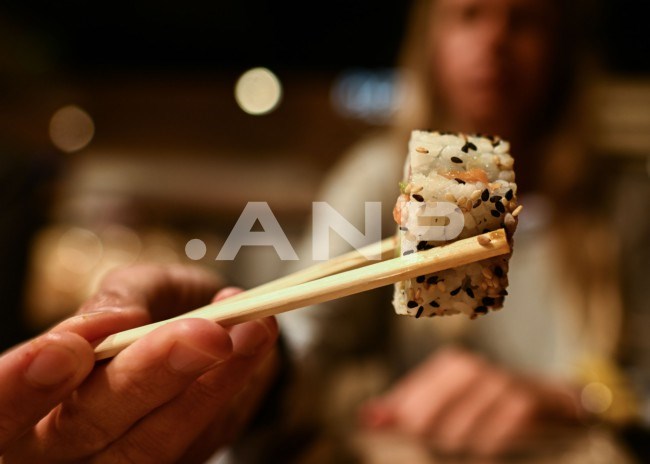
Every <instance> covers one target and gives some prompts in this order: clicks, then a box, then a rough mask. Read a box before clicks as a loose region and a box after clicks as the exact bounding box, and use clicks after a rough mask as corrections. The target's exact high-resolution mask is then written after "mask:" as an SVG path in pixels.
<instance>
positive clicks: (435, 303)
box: [429, 300, 440, 308]
mask: <svg viewBox="0 0 650 464" xmlns="http://www.w3.org/2000/svg"><path fill="white" fill-rule="evenodd" d="M429 306H433V307H434V308H439V307H440V303H438V302H437V301H436V300H431V301H429Z"/></svg>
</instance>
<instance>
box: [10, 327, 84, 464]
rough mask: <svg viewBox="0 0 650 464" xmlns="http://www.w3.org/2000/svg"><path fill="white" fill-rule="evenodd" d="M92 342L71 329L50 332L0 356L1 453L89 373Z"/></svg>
mask: <svg viewBox="0 0 650 464" xmlns="http://www.w3.org/2000/svg"><path fill="white" fill-rule="evenodd" d="M93 365H94V354H93V350H92V347H91V346H90V344H89V343H88V342H87V341H85V340H84V339H83V338H82V337H80V336H79V335H76V334H72V333H49V334H46V335H43V336H41V337H39V338H36V339H34V340H32V341H30V342H27V343H25V344H23V345H21V346H19V347H17V348H15V349H13V350H11V351H9V352H8V353H6V354H4V355H3V356H1V357H0V379H2V382H0V456H1V455H2V454H3V453H4V450H5V449H6V448H7V447H8V446H9V445H10V443H11V442H12V441H13V440H15V439H17V438H18V437H20V436H21V435H22V434H23V433H24V432H25V431H26V430H27V429H29V427H32V426H33V425H35V424H36V423H37V422H38V421H39V420H40V419H41V418H42V417H44V416H45V415H46V414H47V413H48V412H49V411H50V410H51V409H52V408H53V407H54V406H56V405H57V404H58V403H59V402H60V401H61V400H62V399H63V398H65V397H66V396H67V395H69V394H70V393H71V392H72V391H73V390H74V389H75V388H76V387H77V386H78V385H79V384H80V383H81V382H82V381H83V379H84V378H85V377H86V376H87V375H88V373H89V372H90V371H91V370H92V367H93Z"/></svg>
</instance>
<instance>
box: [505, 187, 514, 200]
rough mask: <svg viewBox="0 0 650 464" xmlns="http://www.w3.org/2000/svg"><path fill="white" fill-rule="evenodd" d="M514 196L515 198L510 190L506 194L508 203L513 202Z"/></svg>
mask: <svg viewBox="0 0 650 464" xmlns="http://www.w3.org/2000/svg"><path fill="white" fill-rule="evenodd" d="M512 196H513V193H512V189H510V190H508V191H507V192H506V200H508V201H510V200H512Z"/></svg>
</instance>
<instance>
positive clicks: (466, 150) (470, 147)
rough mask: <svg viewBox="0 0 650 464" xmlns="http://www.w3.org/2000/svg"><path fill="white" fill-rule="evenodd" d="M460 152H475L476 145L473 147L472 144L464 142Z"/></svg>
mask: <svg viewBox="0 0 650 464" xmlns="http://www.w3.org/2000/svg"><path fill="white" fill-rule="evenodd" d="M461 150H462V151H464V152H465V153H467V152H468V151H470V150H474V151H476V145H474V144H473V143H472V142H465V145H463V148H461Z"/></svg>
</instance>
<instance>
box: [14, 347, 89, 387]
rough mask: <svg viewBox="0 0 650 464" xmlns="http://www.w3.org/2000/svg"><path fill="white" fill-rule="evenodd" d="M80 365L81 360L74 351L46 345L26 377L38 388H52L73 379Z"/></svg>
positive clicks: (30, 366)
mask: <svg viewBox="0 0 650 464" xmlns="http://www.w3.org/2000/svg"><path fill="white" fill-rule="evenodd" d="M79 365H80V361H79V358H78V357H77V355H76V354H75V353H74V352H73V351H71V350H69V349H67V348H64V347H61V346H57V345H45V346H44V347H42V348H41V349H40V350H39V352H38V353H37V354H36V356H35V357H34V359H33V360H32V362H31V363H30V364H29V366H28V367H27V370H26V371H25V377H26V378H27V380H28V381H29V382H30V383H31V384H32V385H34V386H36V387H47V388H52V387H55V386H57V385H60V384H62V383H64V382H65V381H66V380H68V379H69V378H71V377H72V376H73V375H74V374H75V371H76V370H77V369H78V368H79Z"/></svg>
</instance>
